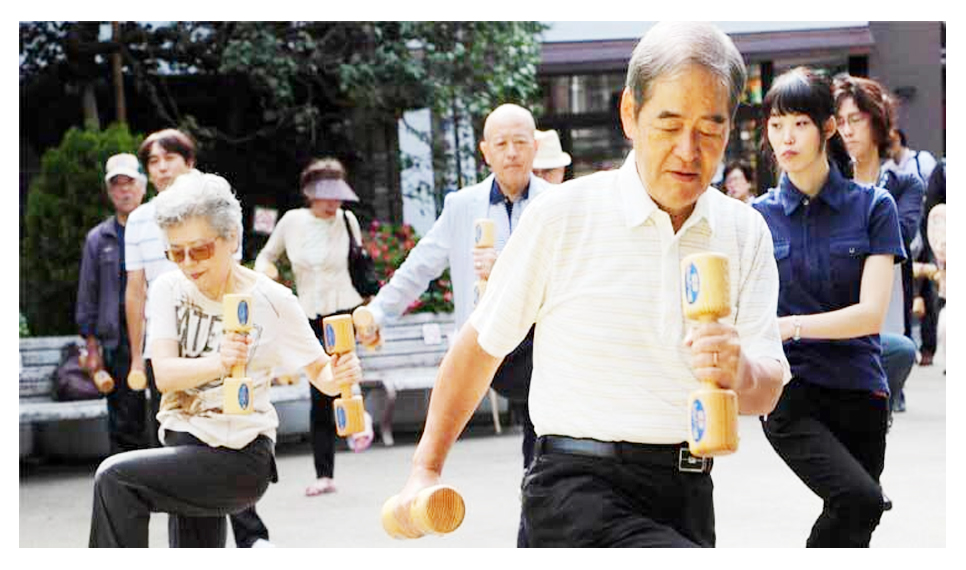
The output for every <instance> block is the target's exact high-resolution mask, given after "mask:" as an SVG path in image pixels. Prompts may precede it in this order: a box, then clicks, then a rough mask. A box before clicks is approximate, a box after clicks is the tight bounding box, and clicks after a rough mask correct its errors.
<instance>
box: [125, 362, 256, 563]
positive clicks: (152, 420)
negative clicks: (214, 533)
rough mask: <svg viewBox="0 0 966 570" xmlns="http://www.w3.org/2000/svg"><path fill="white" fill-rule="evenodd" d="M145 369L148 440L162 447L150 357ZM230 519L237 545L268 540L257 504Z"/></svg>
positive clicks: (158, 397)
mask: <svg viewBox="0 0 966 570" xmlns="http://www.w3.org/2000/svg"><path fill="white" fill-rule="evenodd" d="M144 371H145V375H146V376H147V378H148V388H147V389H148V390H150V391H151V395H150V398H149V407H148V414H149V417H148V420H147V424H148V437H147V441H148V444H149V447H161V440H159V439H158V430H159V428H160V427H161V424H160V423H159V422H158V411H159V410H160V409H161V392H159V391H158V386H157V384H155V381H154V367H153V366H152V365H151V359H150V358H149V359H146V360H145V361H144ZM126 377H127V376H125V378H126ZM169 437H170V436H169ZM229 519H230V520H231V529H232V534H233V535H234V537H235V546H237V547H238V548H251V546H252V544H254V543H255V541H256V540H258V539H259V538H262V539H265V540H268V528H267V527H266V526H265V523H263V522H262V519H261V518H260V517H259V516H258V513H257V512H255V505H252V506H251V507H249V508H247V509H245V510H243V511H240V512H238V513H234V514H232V515H231V516H230V517H229ZM168 527H169V529H170V527H171V521H170V518H169V521H168Z"/></svg>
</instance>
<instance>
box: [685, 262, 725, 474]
mask: <svg viewBox="0 0 966 570" xmlns="http://www.w3.org/2000/svg"><path fill="white" fill-rule="evenodd" d="M681 270H682V276H681V280H682V282H683V283H684V295H683V297H684V299H683V300H684V316H685V317H687V318H688V319H692V320H696V321H699V322H702V323H711V322H715V321H717V320H718V319H720V318H722V317H726V316H728V314H729V313H731V288H730V286H729V278H728V258H727V257H725V256H724V255H721V254H718V253H696V254H693V255H689V256H687V257H685V258H684V259H682V260H681ZM699 380H701V382H702V383H703V386H702V387H701V388H699V389H698V390H695V391H694V392H692V393H691V395H690V396H689V398H688V410H689V412H690V426H691V429H690V431H689V435H688V447H689V448H690V451H691V453H692V454H693V455H697V456H699V457H713V456H715V455H727V454H729V453H734V452H735V451H736V450H737V449H738V395H737V394H736V393H735V391H734V390H729V389H723V388H720V387H719V386H718V385H717V384H716V383H715V382H714V381H713V380H712V379H710V378H699Z"/></svg>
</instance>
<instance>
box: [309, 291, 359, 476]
mask: <svg viewBox="0 0 966 570" xmlns="http://www.w3.org/2000/svg"><path fill="white" fill-rule="evenodd" d="M353 310H355V307H353V308H351V309H345V310H342V311H336V312H334V313H332V314H331V315H325V316H322V317H316V318H314V319H309V326H311V327H312V331H313V332H314V333H315V337H316V338H317V339H319V342H320V343H322V344H323V345H324V344H325V342H324V340H323V339H324V336H325V333H324V332H323V330H322V319H324V318H325V317H330V316H332V315H349V314H352V311H353ZM309 392H311V394H312V407H311V408H310V409H309V425H310V427H311V432H310V434H309V435H310V436H311V437H310V440H311V441H312V459H313V461H314V462H315V476H316V478H318V477H329V478H332V477H334V476H335V443H336V441H337V434H336V431H335V410H334V409H333V407H332V404H333V402H335V399H336V396H329V395H327V394H323V393H322V392H321V391H320V390H319V389H318V388H316V387H315V386H309Z"/></svg>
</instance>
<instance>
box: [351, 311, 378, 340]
mask: <svg viewBox="0 0 966 570" xmlns="http://www.w3.org/2000/svg"><path fill="white" fill-rule="evenodd" d="M352 324H353V325H354V326H355V330H356V331H358V332H359V335H360V336H363V337H366V338H370V337H372V338H374V340H373V341H372V342H371V343H369V344H363V345H362V346H364V347H366V349H367V350H374V349H377V348H379V347H380V346H382V334H381V333H380V331H379V325H378V324H376V318H375V317H374V316H373V315H372V311H371V310H369V308H368V307H366V306H365V305H363V306H361V307H356V310H354V311H352Z"/></svg>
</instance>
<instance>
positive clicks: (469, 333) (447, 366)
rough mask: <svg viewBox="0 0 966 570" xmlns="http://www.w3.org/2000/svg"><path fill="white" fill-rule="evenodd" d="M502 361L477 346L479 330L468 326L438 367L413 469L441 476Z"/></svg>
mask: <svg viewBox="0 0 966 570" xmlns="http://www.w3.org/2000/svg"><path fill="white" fill-rule="evenodd" d="M501 361H502V359H500V358H496V357H494V356H491V355H490V354H488V353H487V352H486V351H484V350H483V349H482V348H481V347H480V345H479V344H478V343H477V332H476V330H475V329H474V328H473V327H472V326H471V325H470V324H469V323H467V324H466V325H464V326H463V328H462V330H461V331H460V332H459V334H458V335H457V338H456V342H455V343H454V344H453V347H452V348H451V349H450V350H449V351H448V352H447V353H446V356H445V357H444V358H443V362H442V364H440V367H439V374H438V375H437V377H436V385H435V387H434V388H433V391H432V395H431V397H430V400H429V413H428V415H427V417H426V426H425V429H424V430H423V436H422V438H421V439H420V440H419V445H418V446H417V448H416V454H415V455H414V456H413V466H414V467H416V468H419V469H426V470H429V471H432V472H434V473H441V472H442V470H443V463H444V462H445V461H446V455H447V454H448V453H449V450H450V448H451V447H452V446H453V443H454V442H455V441H456V439H457V438H458V437H459V435H460V433H461V432H462V431H463V428H464V427H465V426H466V423H467V422H468V421H469V419H470V417H471V416H472V415H473V412H474V411H475V410H476V407H477V406H478V405H479V403H480V400H482V398H483V395H484V394H485V393H486V390H487V388H488V387H489V385H490V382H491V381H492V380H493V374H494V373H495V372H496V369H497V367H498V366H499V365H500V362H501Z"/></svg>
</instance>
